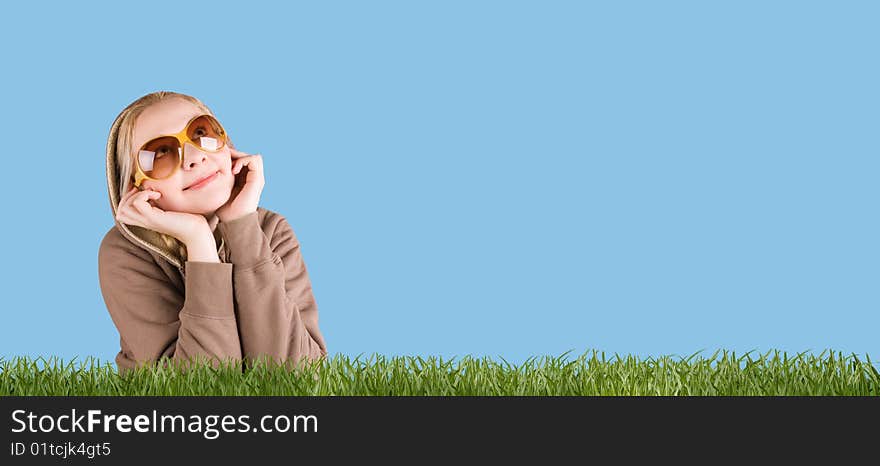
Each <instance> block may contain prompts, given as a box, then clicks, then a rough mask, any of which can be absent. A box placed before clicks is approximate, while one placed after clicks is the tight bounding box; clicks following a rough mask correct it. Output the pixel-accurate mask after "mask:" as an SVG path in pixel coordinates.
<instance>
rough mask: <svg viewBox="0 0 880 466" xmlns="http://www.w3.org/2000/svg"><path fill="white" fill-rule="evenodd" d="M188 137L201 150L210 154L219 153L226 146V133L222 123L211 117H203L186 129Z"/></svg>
mask: <svg viewBox="0 0 880 466" xmlns="http://www.w3.org/2000/svg"><path fill="white" fill-rule="evenodd" d="M186 135H187V136H189V138H190V140H192V141H194V142H195V143H196V144H197V145H198V146H199V148H201V149H202V150H206V151H208V152H214V151H218V150H220V149H222V148H223V146H224V145H226V132H225V131H223V127H222V126H220V123H219V122H218V121H217V120H216V119H215V118H214V117H212V116H210V115H202V116H201V117H199V118H196V119H195V120H193V122H192V123H190V125H189V126H188V127H187V128H186Z"/></svg>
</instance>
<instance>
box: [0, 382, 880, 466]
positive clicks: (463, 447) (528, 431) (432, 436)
mask: <svg viewBox="0 0 880 466" xmlns="http://www.w3.org/2000/svg"><path fill="white" fill-rule="evenodd" d="M0 406H2V415H3V416H4V418H5V419H4V421H3V423H2V425H3V444H2V448H3V449H4V453H3V455H2V458H3V460H2V464H4V465H7V464H54V463H64V464H75V463H84V464H93V463H104V464H127V463H121V462H123V461H125V462H128V461H166V462H169V461H170V463H169V464H177V463H178V462H183V461H189V460H199V461H202V460H204V461H221V462H222V463H216V464H229V462H230V461H253V460H259V461H260V462H262V461H263V460H267V461H268V460H269V459H270V458H282V459H285V461H284V463H285V464H286V463H296V462H297V461H303V460H309V461H312V460H314V461H322V462H327V461H328V460H334V459H340V460H341V459H345V458H351V457H352V455H354V457H358V458H363V459H369V458H373V459H382V458H390V457H395V456H401V457H402V458H410V459H411V460H412V461H414V462H421V461H422V460H425V459H441V458H449V459H456V458H458V459H459V460H464V459H465V458H467V456H466V455H465V452H471V453H473V452H476V451H478V452H481V453H482V454H483V455H486V454H490V456H491V457H497V458H502V457H521V455H523V454H532V455H542V457H545V458H547V457H552V456H557V455H560V458H561V457H563V456H564V455H566V454H570V453H577V454H581V455H583V454H586V453H587V452H589V454H590V455H592V454H599V453H601V454H603V455H604V454H612V455H614V454H617V455H624V456H626V457H627V458H630V457H631V456H632V455H640V456H641V455H642V454H644V456H645V458H646V459H651V458H652V457H653V458H654V459H657V458H658V457H656V456H652V455H656V454H657V453H658V452H666V453H663V454H662V455H661V457H666V456H665V455H666V454H668V449H669V448H674V449H676V450H677V451H678V452H679V453H678V454H679V455H683V456H681V457H687V456H688V455H689V454H692V453H693V449H692V448H693V447H695V446H697V445H714V446H717V447H718V448H719V451H724V452H725V453H724V455H725V457H726V458H729V457H730V454H737V453H739V454H744V453H745V452H746V450H742V449H737V448H741V447H742V446H743V445H748V446H749V449H751V448H753V447H755V446H757V445H763V447H762V448H770V449H771V450H772V449H777V448H778V449H783V447H784V446H785V445H789V446H790V444H786V443H785V442H782V441H781V439H782V438H791V439H796V441H797V444H798V445H806V446H809V447H810V448H811V450H810V451H813V452H815V451H816V450H815V449H816V448H817V447H820V446H823V447H828V448H831V447H834V445H835V444H834V441H835V440H840V441H841V442H845V445H846V450H845V451H844V452H842V454H853V453H855V452H857V451H858V450H859V448H860V447H861V448H863V449H865V450H864V451H868V445H869V441H868V439H873V440H876V439H877V438H878V434H880V432H878V428H877V427H876V426H877V423H876V421H875V420H876V419H878V418H880V400H878V398H877V397H873V398H869V397H839V398H835V397H464V396H462V397H118V398H113V397H71V398H66V397H5V398H0ZM865 420H870V421H869V422H868V423H867V424H864V422H863V421H865ZM860 425H864V427H862V428H859V426H860ZM811 439H816V440H817V441H819V443H811ZM862 440H864V441H862ZM701 442H702V443H701ZM689 445H690V446H689ZM736 445H740V447H736ZM841 445H843V443H842V444H841ZM652 449H655V450H652ZM413 452H416V453H418V454H420V455H421V456H412V455H413V454H414V453H413ZM419 452H420V453H419ZM792 453H795V454H800V453H804V452H802V451H801V452H788V453H786V454H782V453H780V458H788V457H789V456H786V455H790V454H792ZM744 458H745V456H744ZM287 460H289V461H287Z"/></svg>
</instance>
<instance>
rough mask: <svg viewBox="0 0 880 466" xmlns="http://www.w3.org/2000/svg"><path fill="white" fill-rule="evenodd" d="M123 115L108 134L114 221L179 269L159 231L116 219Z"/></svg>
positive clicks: (138, 242) (120, 115) (131, 238)
mask: <svg viewBox="0 0 880 466" xmlns="http://www.w3.org/2000/svg"><path fill="white" fill-rule="evenodd" d="M122 117H123V114H122V113H120V114H119V116H117V117H116V120H115V121H114V122H113V125H112V126H111V127H110V134H109V135H108V136H107V190H108V191H109V194H110V209H111V210H112V212H113V221H114V223H115V224H116V228H117V229H118V230H119V231H120V232H122V235H123V236H125V237H126V238H127V239H128V240H129V241H131V242H132V243H134V244H136V245H138V246H140V247H142V248H144V249H146V250H148V251H152V252H154V253H156V254H158V255H159V256H160V257H163V258H165V260H167V261H168V262H170V263H171V264H173V265H175V266H176V267H177V268H178V269H183V264H182V263H181V260H180V258H179V257H178V255H177V254H176V253H175V251H173V250H172V249H173V248H171V247H169V246H168V245H166V244H165V241H163V240H162V237H161V236H160V235H159V233H157V232H155V231H153V230H150V229H147V228H142V227H139V226H137V225H126V224H124V223H120V222H119V221H118V220H116V209H117V207H118V206H119V165H118V163H119V161H118V160H117V158H116V140H117V136H118V134H119V125H120V123H122Z"/></svg>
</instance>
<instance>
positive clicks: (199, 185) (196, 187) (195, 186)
mask: <svg viewBox="0 0 880 466" xmlns="http://www.w3.org/2000/svg"><path fill="white" fill-rule="evenodd" d="M219 173H220V172H219V171H216V172H214V174H213V175H211V176H209V177H207V178H205V179H204V180H202V181H199V182H198V183H196V184H194V185H192V186H190V187H188V188H186V191H191V190H193V189H199V188H201V187H203V186H205V185H206V184H208V183H210V182H212V181H214V179H216V178H217V175H218V174H219Z"/></svg>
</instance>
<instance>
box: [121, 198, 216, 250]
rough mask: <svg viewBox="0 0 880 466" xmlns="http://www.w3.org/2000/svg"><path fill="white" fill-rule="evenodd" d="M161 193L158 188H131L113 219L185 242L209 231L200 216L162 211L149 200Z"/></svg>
mask: <svg viewBox="0 0 880 466" xmlns="http://www.w3.org/2000/svg"><path fill="white" fill-rule="evenodd" d="M161 195H162V193H160V192H159V191H152V190H149V189H147V190H144V191H139V190H138V189H137V188H134V187H133V188H131V190H129V191H128V192H127V193H126V194H125V196H123V197H122V199H121V200H120V201H119V207H117V208H116V220H118V221H120V222H121V223H125V224H126V225H137V226H139V227H143V228H148V229H150V230H153V231H158V232H159V233H164V234H166V235H171V236H173V237H175V238H177V239H178V240H180V241H182V242H184V243H185V244H186V243H189V242H190V241H192V240H194V239H195V238H197V237H199V235H203V234H204V232H205V231H209V232H210V227H209V226H208V220H207V219H206V218H205V216H204V215H199V214H190V213H185V212H173V211H164V210H162V209H160V208H158V207H155V206H154V205H153V204H151V203H150V201H151V200H156V199H159V197H161Z"/></svg>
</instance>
